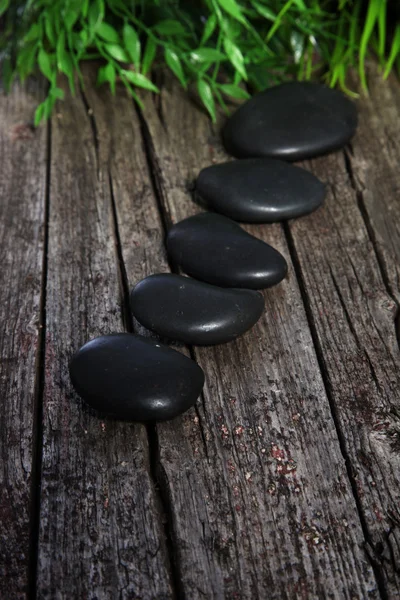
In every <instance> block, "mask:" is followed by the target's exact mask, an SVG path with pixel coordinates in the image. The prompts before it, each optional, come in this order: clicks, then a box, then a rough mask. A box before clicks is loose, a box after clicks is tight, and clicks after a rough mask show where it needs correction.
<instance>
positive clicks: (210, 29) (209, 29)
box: [200, 13, 218, 46]
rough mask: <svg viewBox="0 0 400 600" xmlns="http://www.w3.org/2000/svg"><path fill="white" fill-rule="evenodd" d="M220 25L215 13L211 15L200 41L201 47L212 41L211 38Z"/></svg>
mask: <svg viewBox="0 0 400 600" xmlns="http://www.w3.org/2000/svg"><path fill="white" fill-rule="evenodd" d="M217 23H218V19H217V15H216V14H215V13H213V14H212V15H210V16H209V17H208V19H207V22H206V24H205V26H204V31H203V35H202V38H201V41H200V45H201V46H202V45H203V44H205V43H206V42H207V40H209V39H210V37H211V36H212V34H213V33H214V31H215V28H216V26H217Z"/></svg>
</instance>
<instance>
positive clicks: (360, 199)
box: [343, 146, 400, 349]
mask: <svg viewBox="0 0 400 600" xmlns="http://www.w3.org/2000/svg"><path fill="white" fill-rule="evenodd" d="M343 155H344V163H345V167H346V171H347V174H348V176H349V181H350V184H351V186H352V188H353V189H354V191H355V193H356V197H357V205H358V208H359V211H360V214H361V217H362V219H363V221H364V225H365V229H366V231H367V233H368V237H369V239H370V242H371V244H372V247H373V249H374V253H375V256H376V261H377V264H378V267H379V271H380V274H381V276H382V281H383V283H384V285H385V288H386V291H387V293H388V294H389V296H390V298H391V299H392V300H393V302H394V303H395V306H396V311H395V314H394V316H393V323H394V328H395V332H396V338H397V344H398V346H399V349H400V303H399V301H398V300H397V298H396V294H395V292H394V290H393V287H392V285H391V283H390V279H389V276H388V273H387V271H386V269H385V264H384V260H383V257H382V254H381V251H380V249H379V245H378V243H377V240H376V235H375V232H374V229H373V227H372V224H371V219H370V217H369V214H368V211H367V207H366V205H365V200H364V192H365V190H364V189H363V187H362V186H360V185H359V184H358V183H357V178H356V176H355V173H354V169H353V165H352V162H351V161H352V157H353V149H352V146H350V148H349V149H345V150H344V151H343Z"/></svg>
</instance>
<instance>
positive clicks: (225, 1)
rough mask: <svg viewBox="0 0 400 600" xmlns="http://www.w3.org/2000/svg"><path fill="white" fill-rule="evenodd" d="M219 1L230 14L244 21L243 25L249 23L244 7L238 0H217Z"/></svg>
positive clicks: (241, 21)
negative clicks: (243, 10) (243, 11)
mask: <svg viewBox="0 0 400 600" xmlns="http://www.w3.org/2000/svg"><path fill="white" fill-rule="evenodd" d="M217 1H218V4H219V5H220V6H221V8H223V9H224V10H225V11H226V12H227V13H228V14H229V15H231V17H233V18H234V19H236V20H237V21H239V22H240V23H243V25H245V24H246V23H247V21H246V19H245V17H244V15H243V13H242V9H241V8H240V6H239V4H238V3H237V2H236V0H217Z"/></svg>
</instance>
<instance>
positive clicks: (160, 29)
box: [154, 19, 186, 35]
mask: <svg viewBox="0 0 400 600" xmlns="http://www.w3.org/2000/svg"><path fill="white" fill-rule="evenodd" d="M154 30H155V31H156V32H157V33H158V34H160V35H185V33H186V30H185V28H184V27H183V25H182V23H180V22H179V21H176V20H174V19H165V20H164V21H160V22H159V23H157V25H155V27H154Z"/></svg>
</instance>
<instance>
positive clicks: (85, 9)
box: [81, 0, 89, 19]
mask: <svg viewBox="0 0 400 600" xmlns="http://www.w3.org/2000/svg"><path fill="white" fill-rule="evenodd" d="M88 11H89V0H83V2H82V8H81V12H82V17H83V18H84V19H86V17H87V15H88Z"/></svg>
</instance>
